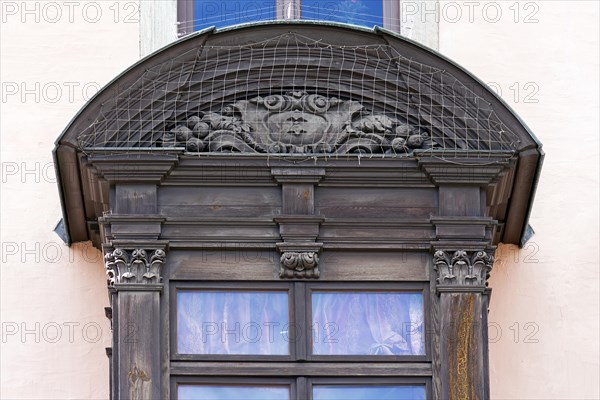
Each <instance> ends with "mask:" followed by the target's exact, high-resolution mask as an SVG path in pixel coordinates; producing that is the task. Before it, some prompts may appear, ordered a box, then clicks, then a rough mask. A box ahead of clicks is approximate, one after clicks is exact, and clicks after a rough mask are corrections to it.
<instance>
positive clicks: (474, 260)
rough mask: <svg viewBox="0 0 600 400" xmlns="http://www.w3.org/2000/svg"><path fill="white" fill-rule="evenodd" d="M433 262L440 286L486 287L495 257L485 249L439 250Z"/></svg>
mask: <svg viewBox="0 0 600 400" xmlns="http://www.w3.org/2000/svg"><path fill="white" fill-rule="evenodd" d="M433 262H434V267H433V268H434V270H435V272H436V273H437V284H438V286H473V287H486V286H487V280H488V278H489V277H490V271H491V270H492V264H493V262H494V257H493V256H491V255H489V254H488V253H487V252H485V251H475V252H467V251H465V250H458V251H455V252H454V253H450V252H447V251H443V250H438V251H436V252H435V254H434V255H433Z"/></svg>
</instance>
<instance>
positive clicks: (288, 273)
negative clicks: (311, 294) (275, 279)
mask: <svg viewBox="0 0 600 400" xmlns="http://www.w3.org/2000/svg"><path fill="white" fill-rule="evenodd" d="M280 261H281V267H280V269H279V277H281V278H318V277H319V273H320V272H319V267H318V265H319V254H317V253H316V252H311V251H305V252H298V251H287V252H284V253H282V254H281V258H280Z"/></svg>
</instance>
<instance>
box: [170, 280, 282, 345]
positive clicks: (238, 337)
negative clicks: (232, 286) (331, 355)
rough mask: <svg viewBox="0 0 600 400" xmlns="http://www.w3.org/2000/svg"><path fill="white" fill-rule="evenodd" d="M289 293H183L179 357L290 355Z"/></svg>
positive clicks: (179, 297)
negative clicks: (184, 355)
mask: <svg viewBox="0 0 600 400" xmlns="http://www.w3.org/2000/svg"><path fill="white" fill-rule="evenodd" d="M288 313H289V311H288V293H287V291H280V292H276V291H272V292H266V291H265V292H259V291H208V290H206V291H204V290H193V291H179V292H178V293H177V351H178V352H179V353H180V354H270V355H285V354H289V341H290V340H289V337H288V328H289V316H288Z"/></svg>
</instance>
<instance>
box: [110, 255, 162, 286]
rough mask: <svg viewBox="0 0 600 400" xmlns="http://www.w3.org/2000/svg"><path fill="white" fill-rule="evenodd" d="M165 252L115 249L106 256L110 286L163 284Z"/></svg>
mask: <svg viewBox="0 0 600 400" xmlns="http://www.w3.org/2000/svg"><path fill="white" fill-rule="evenodd" d="M165 259H166V253H165V251H164V250H161V249H158V250H153V251H152V252H151V254H149V252H147V251H146V250H144V249H135V250H124V249H120V248H117V249H114V250H113V251H112V252H108V253H106V255H105V256H104V260H105V265H106V274H107V275H108V286H114V285H115V284H116V283H136V284H137V283H139V284H146V283H161V282H162V269H163V265H164V263H165Z"/></svg>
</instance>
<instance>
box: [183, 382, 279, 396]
mask: <svg viewBox="0 0 600 400" xmlns="http://www.w3.org/2000/svg"><path fill="white" fill-rule="evenodd" d="M177 397H178V398H179V399H180V400H287V399H289V398H290V389H289V387H288V386H233V385H232V386H215V385H180V386H179V387H178V389H177Z"/></svg>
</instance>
